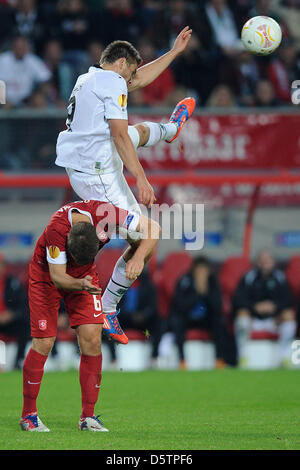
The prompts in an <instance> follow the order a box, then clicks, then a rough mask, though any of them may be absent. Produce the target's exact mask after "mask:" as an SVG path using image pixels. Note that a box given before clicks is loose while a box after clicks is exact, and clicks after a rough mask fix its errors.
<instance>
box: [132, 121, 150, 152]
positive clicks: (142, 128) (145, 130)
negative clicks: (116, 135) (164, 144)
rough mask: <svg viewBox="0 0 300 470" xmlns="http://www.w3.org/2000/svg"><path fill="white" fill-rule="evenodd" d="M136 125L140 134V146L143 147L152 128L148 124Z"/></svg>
mask: <svg viewBox="0 0 300 470" xmlns="http://www.w3.org/2000/svg"><path fill="white" fill-rule="evenodd" d="M134 127H135V129H136V130H137V131H138V133H139V136H140V142H139V147H142V146H143V145H145V144H146V143H147V142H148V140H149V135H150V129H149V127H148V126H147V125H146V124H136V125H135V126H134Z"/></svg>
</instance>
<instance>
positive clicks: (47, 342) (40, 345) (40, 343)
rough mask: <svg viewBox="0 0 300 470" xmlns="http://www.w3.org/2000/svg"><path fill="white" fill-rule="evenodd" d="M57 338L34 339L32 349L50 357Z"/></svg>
mask: <svg viewBox="0 0 300 470" xmlns="http://www.w3.org/2000/svg"><path fill="white" fill-rule="evenodd" d="M54 341H55V336H51V337H50V338H33V339H32V349H33V350H34V351H36V352H38V353H39V354H42V355H43V356H48V355H49V354H50V352H51V349H52V348H53V344H54Z"/></svg>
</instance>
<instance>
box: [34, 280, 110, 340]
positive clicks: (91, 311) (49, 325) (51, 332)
mask: <svg viewBox="0 0 300 470" xmlns="http://www.w3.org/2000/svg"><path fill="white" fill-rule="evenodd" d="M41 277H42V278H44V279H43V280H36V276H35V277H34V278H32V277H31V276H30V277H29V290H28V293H29V308H30V326H31V336H32V337H33V338H49V337H50V336H56V331H57V317H58V311H59V306H60V302H61V300H63V301H64V304H65V309H66V312H67V314H68V316H69V321H70V326H71V327H72V328H75V327H76V326H79V325H87V324H103V309H102V302H101V295H92V294H89V293H88V292H86V291H64V290H62V289H57V288H56V287H55V285H54V284H53V282H52V281H51V280H50V278H49V280H45V275H44V276H41ZM93 284H96V285H97V284H98V279H97V278H96V277H95V276H94V277H93Z"/></svg>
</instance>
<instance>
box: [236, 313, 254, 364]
mask: <svg viewBox="0 0 300 470" xmlns="http://www.w3.org/2000/svg"><path fill="white" fill-rule="evenodd" d="M251 323H252V322H251V318H249V317H240V318H237V319H236V320H235V323H234V330H235V337H236V343H237V350H238V356H239V359H241V358H243V357H244V356H245V346H246V343H247V341H248V338H249V334H250V330H251Z"/></svg>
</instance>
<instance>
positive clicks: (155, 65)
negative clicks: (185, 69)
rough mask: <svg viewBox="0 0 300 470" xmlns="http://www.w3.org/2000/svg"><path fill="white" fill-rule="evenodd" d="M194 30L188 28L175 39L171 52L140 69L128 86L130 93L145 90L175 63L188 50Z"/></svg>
mask: <svg viewBox="0 0 300 470" xmlns="http://www.w3.org/2000/svg"><path fill="white" fill-rule="evenodd" d="M191 34H192V30H191V29H190V28H189V26H186V27H185V28H184V29H183V30H182V31H181V32H180V33H179V34H178V36H177V38H176V39H175V42H174V45H173V47H172V49H170V51H169V52H167V53H166V54H164V55H162V56H161V57H159V58H158V59H156V60H153V61H152V62H149V64H146V65H143V66H142V67H140V68H139V69H138V70H137V72H136V75H135V77H134V78H133V79H132V81H131V82H130V83H129V85H128V91H133V90H136V89H137V88H143V87H145V86H147V85H149V83H152V82H153V81H154V80H155V79H156V78H157V77H158V76H159V75H160V74H161V73H162V72H163V71H164V70H165V69H166V68H167V67H169V65H170V64H171V63H172V62H173V60H174V59H176V57H177V56H178V55H179V54H181V53H182V52H183V51H184V49H185V48H186V46H187V44H188V42H189V40H190V38H191Z"/></svg>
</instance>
